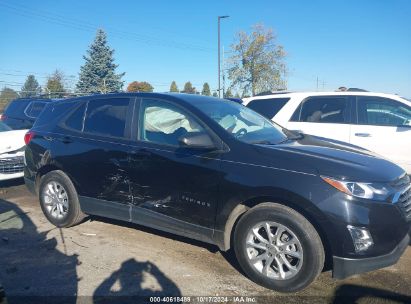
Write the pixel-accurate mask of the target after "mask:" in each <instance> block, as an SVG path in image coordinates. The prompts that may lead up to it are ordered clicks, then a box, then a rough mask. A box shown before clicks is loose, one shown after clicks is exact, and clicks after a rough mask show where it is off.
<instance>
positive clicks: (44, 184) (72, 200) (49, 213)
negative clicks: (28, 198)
mask: <svg viewBox="0 0 411 304" xmlns="http://www.w3.org/2000/svg"><path fill="white" fill-rule="evenodd" d="M39 198H40V205H41V209H42V210H43V213H44V215H45V216H46V217H47V219H48V220H49V221H50V222H51V223H52V224H53V225H55V226H57V227H70V226H73V225H76V224H78V223H79V222H81V221H82V220H83V218H84V217H85V215H84V213H83V212H82V211H81V208H80V203H79V200H78V196H77V191H76V189H75V188H74V185H73V183H72V182H71V180H70V178H69V177H68V176H67V175H66V174H65V173H64V172H63V171H60V170H56V171H51V172H49V173H47V174H46V175H44V176H43V177H42V178H41V180H40V186H39Z"/></svg>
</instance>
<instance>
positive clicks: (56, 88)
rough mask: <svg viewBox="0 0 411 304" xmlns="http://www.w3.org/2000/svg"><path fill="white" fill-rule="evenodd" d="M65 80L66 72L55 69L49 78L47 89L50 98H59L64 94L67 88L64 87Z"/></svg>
mask: <svg viewBox="0 0 411 304" xmlns="http://www.w3.org/2000/svg"><path fill="white" fill-rule="evenodd" d="M63 82H64V74H63V72H61V71H59V70H55V71H54V73H53V74H51V75H50V76H49V77H48V78H47V83H46V88H45V90H46V93H47V94H48V96H49V97H50V98H59V97H63V96H64V94H65V92H66V89H65V88H64V84H63Z"/></svg>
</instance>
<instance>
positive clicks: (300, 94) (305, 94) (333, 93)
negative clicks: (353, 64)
mask: <svg viewBox="0 0 411 304" xmlns="http://www.w3.org/2000/svg"><path fill="white" fill-rule="evenodd" d="M336 95H338V96H344V95H345V96H377V97H385V98H391V99H396V100H400V99H401V100H405V101H406V99H404V98H402V97H400V96H398V95H395V94H387V93H378V92H363V91H330V92H314V91H308V92H292V93H285V94H272V95H264V96H254V97H248V98H244V99H243V103H248V102H250V101H251V100H254V99H269V98H280V97H290V98H291V97H300V98H305V97H308V96H336ZM407 102H408V101H407Z"/></svg>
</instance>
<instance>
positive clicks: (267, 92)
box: [254, 91, 291, 96]
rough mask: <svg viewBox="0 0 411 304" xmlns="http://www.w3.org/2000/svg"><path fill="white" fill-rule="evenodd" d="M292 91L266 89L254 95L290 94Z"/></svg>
mask: <svg viewBox="0 0 411 304" xmlns="http://www.w3.org/2000/svg"><path fill="white" fill-rule="evenodd" d="M288 93H291V92H290V91H266V92H261V93H258V94H256V95H254V96H265V95H277V94H288Z"/></svg>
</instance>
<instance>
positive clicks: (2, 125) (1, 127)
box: [0, 121, 11, 132]
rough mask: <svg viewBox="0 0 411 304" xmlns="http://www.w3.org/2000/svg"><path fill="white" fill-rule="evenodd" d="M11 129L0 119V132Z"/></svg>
mask: <svg viewBox="0 0 411 304" xmlns="http://www.w3.org/2000/svg"><path fill="white" fill-rule="evenodd" d="M5 131H11V128H10V127H9V126H8V125H6V124H5V123H4V122H1V121H0V132H5Z"/></svg>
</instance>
